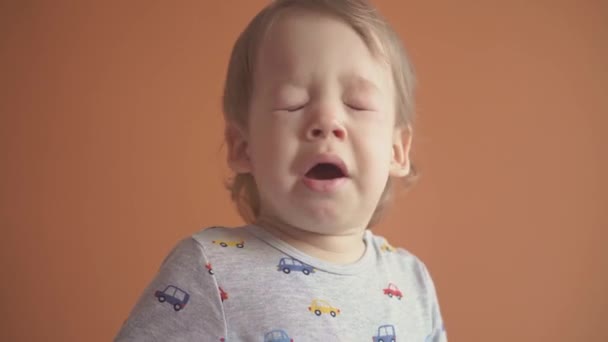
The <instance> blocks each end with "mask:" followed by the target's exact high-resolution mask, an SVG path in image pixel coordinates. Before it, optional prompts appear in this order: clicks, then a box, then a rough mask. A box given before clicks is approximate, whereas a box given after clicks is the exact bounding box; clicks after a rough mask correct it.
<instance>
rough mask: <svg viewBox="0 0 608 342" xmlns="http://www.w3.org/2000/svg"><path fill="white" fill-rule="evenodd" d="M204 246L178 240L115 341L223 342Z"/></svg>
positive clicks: (220, 312) (217, 295)
mask: <svg viewBox="0 0 608 342" xmlns="http://www.w3.org/2000/svg"><path fill="white" fill-rule="evenodd" d="M208 265H209V264H208V262H207V260H206V258H205V254H204V250H203V246H201V245H200V244H199V243H198V242H196V240H194V239H193V238H187V239H184V240H182V241H180V242H179V243H178V244H177V245H176V246H175V247H174V248H173V250H172V251H171V252H170V253H169V255H168V256H167V257H166V258H165V260H164V261H163V263H162V265H161V267H160V269H159V271H158V273H157V274H156V276H155V277H154V279H153V280H152V281H151V283H150V284H149V285H148V286H147V287H146V289H145V290H144V292H143V293H142V295H141V296H140V298H139V299H138V301H137V303H136V304H135V306H134V308H133V309H132V311H131V313H130V315H129V317H128V318H127V320H126V321H125V322H124V324H123V325H122V327H121V329H120V331H119V332H118V335H117V336H116V338H115V341H119V342H123V341H222V340H223V339H224V337H225V335H226V325H225V319H224V312H223V307H222V301H221V298H220V293H219V290H218V286H217V282H216V281H215V278H214V275H213V271H212V269H211V268H210V267H207V266H208Z"/></svg>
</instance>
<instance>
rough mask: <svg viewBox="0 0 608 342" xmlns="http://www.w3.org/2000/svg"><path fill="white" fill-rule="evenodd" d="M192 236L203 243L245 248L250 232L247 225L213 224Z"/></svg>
mask: <svg viewBox="0 0 608 342" xmlns="http://www.w3.org/2000/svg"><path fill="white" fill-rule="evenodd" d="M191 237H192V238H193V239H194V240H195V241H196V242H198V243H199V244H201V245H207V244H215V245H219V246H221V247H237V248H243V247H244V246H245V243H246V241H247V239H248V238H249V237H250V234H249V233H248V232H247V231H246V229H245V227H225V226H212V227H208V228H203V229H201V230H199V231H198V232H196V233H194V234H192V236H191Z"/></svg>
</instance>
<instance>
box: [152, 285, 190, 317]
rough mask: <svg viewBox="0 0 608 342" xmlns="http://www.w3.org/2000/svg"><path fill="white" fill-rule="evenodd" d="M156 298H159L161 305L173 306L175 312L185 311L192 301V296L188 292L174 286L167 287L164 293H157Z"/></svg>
mask: <svg viewBox="0 0 608 342" xmlns="http://www.w3.org/2000/svg"><path fill="white" fill-rule="evenodd" d="M154 297H156V298H158V301H159V302H161V303H164V302H167V303H169V304H171V305H173V310H175V311H179V310H181V309H183V308H184V307H185V306H186V304H187V303H188V300H189V299H190V295H189V294H188V293H186V291H184V290H182V289H180V288H179V287H177V286H173V285H169V286H167V287H166V288H165V289H164V290H163V291H156V292H155V293H154Z"/></svg>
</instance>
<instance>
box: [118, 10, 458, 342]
mask: <svg viewBox="0 0 608 342" xmlns="http://www.w3.org/2000/svg"><path fill="white" fill-rule="evenodd" d="M412 88H413V73H412V69H411V67H410V64H409V62H408V60H407V57H406V55H405V52H404V50H403V48H402V46H401V44H400V42H399V39H398V38H397V35H396V34H395V33H394V31H392V29H390V28H389V26H388V24H387V23H386V22H385V21H384V20H383V19H382V18H381V17H380V16H379V15H378V13H377V12H376V10H375V9H374V8H373V7H371V5H370V4H368V3H367V2H366V1H364V0H276V1H274V2H272V3H271V4H269V5H268V6H267V7H266V8H265V9H264V10H262V11H261V12H260V13H259V14H258V15H257V16H256V17H255V18H254V19H253V21H252V22H251V23H250V24H249V25H248V27H247V28H246V29H245V31H244V32H243V33H242V34H241V36H240V37H239V39H238V40H237V42H236V44H235V46H234V49H233V52H232V57H231V60H230V65H229V68H228V75H227V80H226V86H225V93H224V112H225V122H226V134H225V137H226V142H227V146H228V163H229V165H230V167H231V169H232V170H233V171H234V172H235V174H236V176H235V178H234V181H233V183H232V184H231V186H230V190H231V193H232V198H233V200H234V201H235V202H236V203H237V206H238V209H239V212H240V213H241V215H242V216H243V218H244V219H245V220H246V222H247V223H248V224H247V225H246V226H244V227H238V228H224V227H212V228H208V229H204V230H202V231H200V232H198V233H196V234H194V235H192V236H190V237H188V238H186V239H184V240H182V241H180V242H179V243H178V244H177V245H176V246H175V247H174V249H173V250H172V251H171V253H170V254H169V255H168V256H167V257H166V259H165V260H164V262H163V263H162V266H161V267H160V270H159V272H158V274H157V275H156V277H155V278H154V279H153V280H152V282H151V284H150V285H149V286H148V287H147V288H146V290H145V291H144V293H143V294H142V296H141V297H140V299H139V301H138V302H137V304H136V305H135V307H134V308H133V311H132V312H131V314H130V317H129V318H128V319H127V320H126V321H125V323H124V325H123V326H122V328H121V330H120V332H119V333H118V336H117V337H116V341H228V342H233V341H264V342H269V341H297V342H301V341H370V340H371V341H374V342H378V341H384V342H388V341H418V342H428V341H446V340H447V339H446V334H445V331H444V328H443V321H442V318H441V314H440V311H439V306H438V303H437V297H436V293H435V289H434V286H433V282H432V280H431V278H430V276H429V273H428V271H427V270H426V268H425V266H424V265H423V263H422V262H421V261H420V260H418V259H417V258H416V257H415V256H413V255H412V254H410V253H408V252H407V251H405V250H403V249H395V248H393V247H391V246H390V245H389V244H388V243H387V241H386V240H385V239H384V238H382V237H380V236H376V235H374V234H373V233H372V232H371V231H370V227H372V226H373V225H374V224H375V223H376V222H377V221H378V219H379V217H380V213H381V211H382V208H383V207H385V205H386V204H387V201H388V197H389V195H390V192H391V188H392V186H393V182H394V179H397V178H401V179H404V180H407V179H409V178H410V177H412V176H413V174H414V172H413V168H412V165H411V163H410V159H409V150H410V145H411V140H412V130H411V122H412V118H411V116H412V91H413V89H412ZM391 180H392V181H391Z"/></svg>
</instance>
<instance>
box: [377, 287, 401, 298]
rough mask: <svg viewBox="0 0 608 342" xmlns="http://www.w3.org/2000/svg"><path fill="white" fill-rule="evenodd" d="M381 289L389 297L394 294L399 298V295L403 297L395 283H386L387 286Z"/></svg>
mask: <svg viewBox="0 0 608 342" xmlns="http://www.w3.org/2000/svg"><path fill="white" fill-rule="evenodd" d="M382 291H384V294H385V295H387V296H389V297H391V298H392V297H393V296H394V297H397V298H399V299H400V300H401V297H403V293H401V291H400V290H399V288H398V287H397V285H395V284H393V283H388V287H387V288H385V289H383V290H382Z"/></svg>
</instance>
